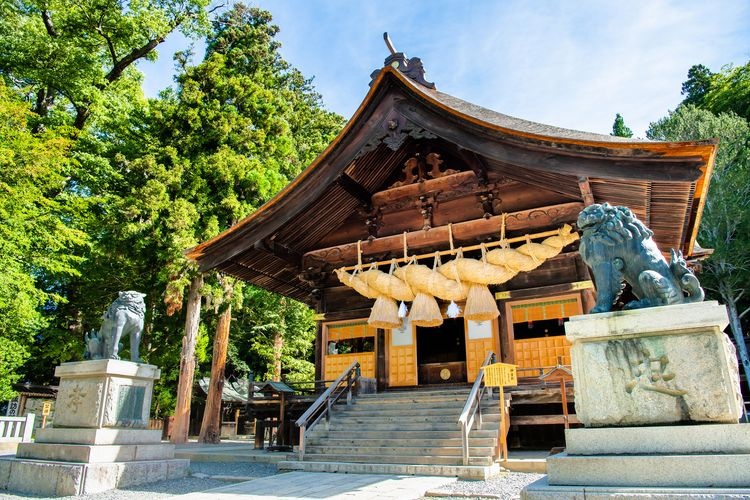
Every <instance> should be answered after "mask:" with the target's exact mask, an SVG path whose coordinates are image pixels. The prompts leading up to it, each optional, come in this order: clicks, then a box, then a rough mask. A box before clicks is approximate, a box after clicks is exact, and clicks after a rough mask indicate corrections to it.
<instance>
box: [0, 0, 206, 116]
mask: <svg viewBox="0 0 750 500" xmlns="http://www.w3.org/2000/svg"><path fill="white" fill-rule="evenodd" d="M208 3H209V0H152V1H148V2H143V1H131V2H119V1H115V0H87V1H85V2H80V1H76V0H44V1H41V0H7V1H4V2H2V3H0V73H2V74H3V75H4V76H5V77H6V78H7V79H8V80H10V81H11V82H12V83H13V85H15V86H17V87H19V88H23V89H25V90H27V91H28V92H29V93H30V94H32V95H33V98H34V111H35V112H36V113H37V114H38V115H39V116H41V117H47V116H48V114H49V113H50V111H51V110H52V109H53V108H54V107H56V105H57V104H62V105H63V107H66V106H72V107H73V109H74V119H73V123H74V124H75V126H76V127H77V128H79V129H80V128H83V127H84V125H85V123H86V121H87V119H88V118H89V116H91V113H92V112H95V111H96V108H97V106H99V105H102V103H103V102H104V101H106V100H108V99H111V98H113V97H115V96H116V95H117V94H118V91H117V89H112V87H113V84H114V83H115V82H117V81H118V80H120V79H121V78H122V77H126V79H130V80H131V81H132V80H136V81H137V80H138V78H139V75H138V73H137V72H136V71H134V70H133V68H132V64H133V63H134V62H136V61H138V60H139V59H144V58H147V59H154V58H155V57H156V52H155V49H156V47H157V46H158V45H159V44H160V43H161V42H163V41H164V39H165V38H166V36H167V35H168V34H169V33H171V32H173V31H174V30H177V29H179V30H180V31H182V32H183V33H185V34H187V35H189V36H192V35H195V34H197V33H201V32H203V30H204V29H205V27H206V26H207V21H208V13H207V11H206V9H205V8H206V6H207V5H208ZM115 87H116V86H115ZM61 116H63V117H67V116H68V113H67V110H64V111H63V113H61Z"/></svg>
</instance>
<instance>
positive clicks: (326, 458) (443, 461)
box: [279, 452, 493, 465]
mask: <svg viewBox="0 0 750 500" xmlns="http://www.w3.org/2000/svg"><path fill="white" fill-rule="evenodd" d="M305 461H307V462H354V463H381V464H407V465H462V464H463V459H462V458H461V456H436V455H432V456H416V455H384V456H373V455H355V454H351V455H349V454H344V455H334V454H328V453H314V454H312V453H307V452H305ZM279 463H281V462H279ZM492 463H493V460H492V458H491V457H471V458H470V459H469V465H492Z"/></svg>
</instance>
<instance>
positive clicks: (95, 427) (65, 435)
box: [0, 359, 190, 496]
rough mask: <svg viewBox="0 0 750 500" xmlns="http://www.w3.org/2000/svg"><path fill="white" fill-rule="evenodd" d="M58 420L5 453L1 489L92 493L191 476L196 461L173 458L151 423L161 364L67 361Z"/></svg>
mask: <svg viewBox="0 0 750 500" xmlns="http://www.w3.org/2000/svg"><path fill="white" fill-rule="evenodd" d="M55 375H56V376H58V377H60V390H59V392H58V397H57V401H58V404H57V407H56V410H55V425H56V427H54V428H50V429H39V430H38V431H37V437H36V442H35V443H21V444H20V445H19V446H18V450H17V452H16V458H15V459H11V460H0V491H2V490H11V491H16V492H20V493H30V494H34V495H45V496H68V495H87V494H91V493H99V492H102V491H107V490H111V489H114V488H118V487H123V486H134V485H138V484H146V483H152V482H156V481H163V480H165V479H175V478H180V477H185V476H186V475H187V473H188V467H189V465H190V460H185V459H176V458H174V449H175V447H174V445H172V444H166V443H164V444H163V443H161V431H158V430H147V429H146V428H145V427H146V426H147V425H148V421H149V411H150V406H151V391H152V388H153V383H154V381H155V380H158V379H159V375H160V371H159V369H158V368H157V367H155V366H152V365H146V364H142V363H131V362H129V361H120V360H113V359H100V360H94V361H81V362H75V363H64V364H62V365H61V366H58V367H57V369H56V370H55Z"/></svg>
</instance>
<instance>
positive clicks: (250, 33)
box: [120, 4, 342, 439]
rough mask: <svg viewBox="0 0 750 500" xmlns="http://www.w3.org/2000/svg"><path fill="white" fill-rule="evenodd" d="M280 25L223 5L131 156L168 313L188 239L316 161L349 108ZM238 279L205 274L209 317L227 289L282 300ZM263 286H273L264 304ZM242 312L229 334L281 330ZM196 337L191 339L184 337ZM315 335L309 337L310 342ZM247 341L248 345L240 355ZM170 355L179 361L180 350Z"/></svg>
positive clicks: (181, 279) (128, 207)
mask: <svg viewBox="0 0 750 500" xmlns="http://www.w3.org/2000/svg"><path fill="white" fill-rule="evenodd" d="M277 32H278V28H277V27H275V26H273V25H272V24H271V16H270V14H269V13H267V12H264V11H261V10H258V9H251V8H247V7H245V6H243V5H241V4H237V5H235V6H234V7H233V8H232V9H231V10H230V11H228V12H227V13H225V14H223V15H221V16H220V17H219V18H218V19H217V20H216V21H215V22H214V23H213V32H212V33H211V35H210V36H209V37H208V39H207V50H206V54H205V57H204V59H203V61H202V62H201V63H200V64H198V65H195V66H191V65H189V64H185V58H184V55H181V56H180V57H181V61H182V63H183V64H182V68H183V69H182V72H181V73H180V74H179V75H178V77H177V86H176V88H175V89H174V90H171V91H169V92H165V93H164V94H163V95H162V98H161V99H159V100H158V101H155V102H152V103H151V107H150V115H149V122H148V124H149V126H148V131H149V133H150V134H149V135H150V136H151V137H153V143H150V144H146V145H144V146H145V148H144V150H145V151H147V154H145V155H141V156H138V157H134V158H132V159H125V160H124V161H123V168H122V169H121V171H122V173H123V174H124V175H126V176H127V177H128V178H129V179H130V181H129V182H128V185H129V186H130V188H131V193H130V198H129V199H128V201H127V203H125V204H124V205H123V207H122V209H121V211H120V213H121V214H127V218H126V221H127V222H126V223H125V226H126V227H127V226H129V225H132V226H133V234H138V235H140V237H141V238H143V237H145V238H147V239H148V236H149V233H153V232H154V231H156V234H157V235H158V237H157V238H155V239H154V240H153V243H152V244H153V246H154V247H153V251H154V252H155V253H156V257H157V258H158V262H159V263H160V264H159V269H160V271H159V276H160V278H159V279H160V280H161V281H162V283H164V287H163V288H162V289H166V293H165V304H164V305H160V306H159V307H158V313H159V314H160V315H166V314H169V313H173V312H176V311H178V310H180V309H181V307H182V303H183V301H184V297H183V295H184V292H185V290H186V287H187V285H188V284H189V283H190V282H191V280H192V279H193V277H194V276H195V270H194V269H192V267H191V266H190V264H189V263H188V262H186V260H185V258H184V256H183V251H184V250H185V249H186V248H188V247H190V246H193V245H195V244H197V243H198V242H199V241H202V240H205V239H207V238H210V237H212V236H215V235H216V234H218V233H219V232H220V231H223V230H225V229H227V228H229V227H231V226H232V225H233V224H235V223H237V222H238V221H239V220H241V219H242V218H244V217H246V216H247V215H249V214H250V213H252V212H253V211H254V210H256V209H257V208H258V207H259V206H260V205H261V204H262V203H263V202H265V201H266V200H268V199H269V198H270V197H271V196H273V195H274V194H275V193H276V192H278V191H279V190H280V189H281V188H282V187H283V186H284V185H286V184H287V183H288V182H289V181H290V180H291V179H292V178H294V177H295V176H296V175H297V174H298V173H299V172H300V171H301V169H302V168H303V167H304V166H306V165H307V164H308V163H310V162H311V161H312V160H313V159H314V158H315V156H316V155H317V154H318V153H319V152H320V151H322V149H323V148H324V147H325V146H326V145H327V144H328V143H329V142H330V141H331V140H332V139H333V137H335V134H336V133H337V132H338V131H339V130H340V128H341V126H342V119H341V118H340V117H338V116H337V115H335V114H333V113H329V112H326V111H324V110H323V109H322V107H321V104H320V97H319V95H318V94H316V93H315V92H314V91H313V89H312V86H311V84H310V81H309V80H306V79H305V78H303V77H302V75H301V74H300V73H299V71H297V70H295V69H294V68H292V67H290V66H289V64H288V63H286V62H285V61H284V60H283V59H282V58H281V57H280V55H279V53H278V48H279V44H278V43H277V42H276V41H275V40H274V36H275V35H276V33H277ZM144 223H145V224H144ZM239 285H240V284H238V283H235V282H234V280H231V279H229V278H226V277H224V278H221V279H220V280H217V278H216V277H215V276H207V277H206V283H205V285H204V286H203V287H202V288H201V293H202V294H203V295H204V296H205V300H206V302H207V303H209V305H210V307H209V309H212V310H213V311H214V313H215V314H214V315H213V316H211V317H210V318H207V319H208V322H209V323H211V324H213V323H215V322H216V321H217V318H218V317H220V316H221V313H222V312H223V311H224V310H225V309H228V308H229V307H230V304H229V301H228V299H227V297H232V299H231V301H232V308H231V309H232V315H233V316H234V317H235V318H239V317H243V316H245V315H247V314H249V313H248V311H247V308H248V305H252V306H253V307H268V308H270V307H274V303H275V302H276V301H277V299H276V298H275V296H273V295H272V294H268V293H267V292H262V291H252V293H251V294H250V296H251V297H252V300H250V299H245V294H243V290H242V287H241V286H239ZM258 297H265V298H266V300H265V304H264V303H263V302H262V301H259V300H258ZM300 308H303V309H304V306H302V305H300V304H297V305H295V306H293V307H291V308H287V309H288V310H289V311H290V312H289V313H288V320H286V321H285V322H283V323H282V324H284V325H285V327H286V329H287V330H286V331H285V333H286V334H288V335H296V334H297V333H299V334H301V335H302V336H303V337H305V338H308V339H309V334H308V332H309V331H310V328H311V323H312V322H311V315H309V314H308V315H305V314H302V315H301V314H299V313H298V312H297V311H298V309H300ZM284 310H286V309H284ZM298 318H303V320H304V321H300V320H299V319H298ZM162 320H163V321H164V322H168V321H169V320H168V319H167V318H166V317H164V318H162ZM204 321H205V320H204ZM223 324H224V323H222V325H223ZM242 324H243V325H245V327H246V328H247V329H245V330H244V331H238V328H237V327H236V324H235V322H232V323H231V326H230V339H231V338H238V339H239V340H240V342H242V343H243V344H245V345H246V344H251V345H256V343H254V342H247V341H243V340H242V339H243V338H246V337H247V336H256V337H257V336H259V335H262V334H265V335H267V336H272V335H273V333H272V332H270V331H266V330H263V331H260V330H258V329H256V328H254V325H249V326H248V323H247V321H245V320H243V321H242ZM157 330H158V332H157ZM157 333H159V334H160V335H161V336H160V337H159V338H161V339H163V341H161V342H159V344H160V345H170V346H172V351H171V352H172V353H173V354H176V351H175V348H177V347H179V345H180V342H179V341H178V339H175V338H174V336H173V335H172V334H171V333H170V334H167V332H165V331H163V330H161V329H159V328H158V325H155V330H154V335H152V338H153V339H154V340H155V339H156V337H157V335H156V334H157ZM190 336H194V335H193V334H191V335H190ZM167 337H168V340H167ZM164 341H166V342H164ZM191 342H192V339H186V344H189V343H191ZM310 343H311V339H309V341H308V343H307V346H308V347H307V349H306V352H307V353H309V352H310ZM258 344H260V345H264V343H263V342H258ZM226 350H228V351H229V352H230V353H232V354H230V355H229V356H230V361H233V362H234V363H233V366H230V369H232V371H233V372H236V373H238V374H240V373H243V372H246V371H247V369H248V367H249V366H250V365H255V364H257V362H256V361H255V359H254V356H255V352H254V351H253V350H252V349H251V350H250V352H246V351H239V350H238V349H236V348H233V347H232V346H231V345H230V346H227V349H226ZM223 351H224V352H226V351H225V350H223ZM238 352H243V354H244V356H241V357H240V356H236V353H238ZM170 360H172V361H173V363H174V364H176V359H175V358H172V357H170ZM213 361H214V363H218V364H219V365H221V366H220V369H215V370H213V372H214V374H216V376H217V377H218V378H219V380H212V383H211V385H212V387H214V388H215V389H218V388H219V387H218V386H219V385H220V384H221V383H222V382H223V377H221V376H219V375H218V374H220V373H221V372H222V371H223V363H224V361H223V360H222V359H215V360H213ZM174 364H173V366H174ZM289 368H292V369H294V368H295V366H290V367H289ZM306 370H307V369H306ZM307 371H309V370H307ZM175 376H176V371H172V372H171V373H170V374H169V376H168V377H167V378H170V377H172V382H171V383H174V377H175ZM214 378H216V377H214ZM165 404H166V401H165ZM217 417H218V416H217ZM208 435H209V436H213V434H212V433H210V432H209V433H208ZM209 439H211V438H209Z"/></svg>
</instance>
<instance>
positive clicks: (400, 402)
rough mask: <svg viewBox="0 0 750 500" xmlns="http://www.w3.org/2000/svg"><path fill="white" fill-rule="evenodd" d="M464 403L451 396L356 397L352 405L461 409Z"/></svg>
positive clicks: (462, 399)
mask: <svg viewBox="0 0 750 500" xmlns="http://www.w3.org/2000/svg"><path fill="white" fill-rule="evenodd" d="M465 404H466V399H464V398H453V399H446V398H439V399H430V400H420V399H406V398H403V399H384V400H382V401H377V400H374V399H373V400H363V399H361V398H356V399H355V400H354V404H353V405H352V406H354V407H359V408H362V407H370V408H373V407H374V408H394V409H396V408H404V407H407V408H408V407H410V406H414V405H419V406H429V407H433V408H458V411H459V412H460V411H461V408H463V407H464V405H465ZM341 407H342V408H343V407H345V405H341Z"/></svg>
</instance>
